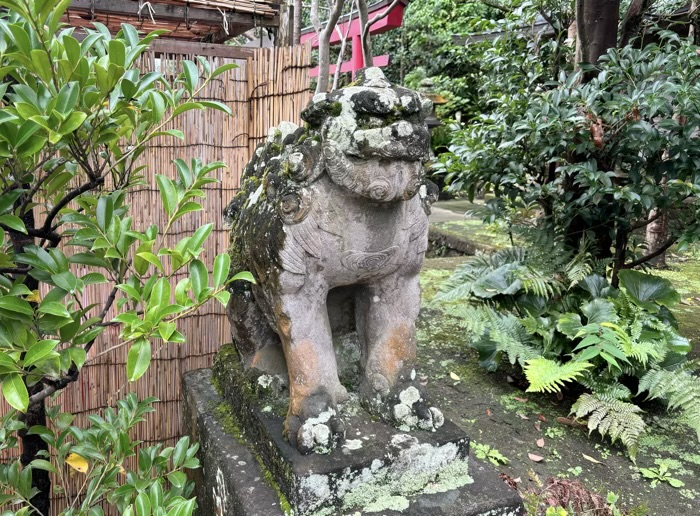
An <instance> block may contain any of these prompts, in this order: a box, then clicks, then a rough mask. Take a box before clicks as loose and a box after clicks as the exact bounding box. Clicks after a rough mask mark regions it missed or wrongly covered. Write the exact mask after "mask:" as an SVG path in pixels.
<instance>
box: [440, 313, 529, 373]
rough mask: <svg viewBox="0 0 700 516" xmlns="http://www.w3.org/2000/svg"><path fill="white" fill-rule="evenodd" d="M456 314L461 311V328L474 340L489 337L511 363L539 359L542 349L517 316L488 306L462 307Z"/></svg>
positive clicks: (522, 362) (523, 362) (459, 314)
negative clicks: (536, 345) (534, 345)
mask: <svg viewBox="0 0 700 516" xmlns="http://www.w3.org/2000/svg"><path fill="white" fill-rule="evenodd" d="M451 313H452V314H453V315H456V314H458V316H459V318H460V320H461V321H462V327H463V328H464V329H465V330H466V331H467V332H468V333H469V335H470V337H471V339H472V341H475V340H478V339H480V338H482V337H488V339H489V340H491V341H492V342H493V343H494V344H495V346H496V348H497V349H498V351H501V352H503V353H505V354H506V355H508V360H509V361H510V363H511V364H515V363H516V362H518V363H520V364H521V365H523V364H525V363H526V362H527V361H528V360H531V359H533V358H537V357H539V356H541V355H542V352H541V351H540V350H539V349H537V348H535V347H533V346H532V344H533V343H534V340H533V337H532V335H530V334H529V333H528V331H527V330H526V329H525V327H524V326H523V325H522V323H521V322H520V321H519V320H518V318H517V317H515V316H513V315H511V314H502V313H499V312H497V311H496V310H494V309H493V308H491V307H489V306H484V305H480V306H461V307H459V308H456V310H455V311H454V312H451Z"/></svg>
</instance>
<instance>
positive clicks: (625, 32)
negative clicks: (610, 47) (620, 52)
mask: <svg viewBox="0 0 700 516" xmlns="http://www.w3.org/2000/svg"><path fill="white" fill-rule="evenodd" d="M652 3H653V0H632V2H631V3H630V6H629V8H628V9H627V14H626V15H625V17H624V19H623V20H622V23H621V25H620V45H619V46H620V48H622V47H624V46H626V45H628V44H629V42H630V40H631V39H632V38H634V37H635V36H637V35H639V27H640V26H641V24H642V18H644V15H645V14H646V12H647V10H648V9H649V6H650V5H651V4H652Z"/></svg>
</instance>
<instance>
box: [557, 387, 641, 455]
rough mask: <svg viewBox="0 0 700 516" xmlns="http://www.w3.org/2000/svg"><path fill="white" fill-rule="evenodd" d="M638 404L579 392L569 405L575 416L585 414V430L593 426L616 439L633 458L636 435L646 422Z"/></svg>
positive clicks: (602, 433) (613, 439)
mask: <svg viewBox="0 0 700 516" xmlns="http://www.w3.org/2000/svg"><path fill="white" fill-rule="evenodd" d="M640 412H643V410H642V409H641V408H639V407H638V406H637V405H635V404H633V403H628V402H626V401H621V400H619V399H615V398H611V397H608V396H604V395H599V394H596V393H594V394H582V395H581V396H580V397H579V399H578V400H576V403H574V405H573V406H572V407H571V413H572V414H576V417H579V418H583V417H588V431H589V433H590V432H592V431H593V430H597V431H598V432H599V433H600V435H602V436H603V437H605V436H606V435H609V436H610V439H612V441H613V442H615V441H617V440H618V439H620V441H622V444H624V445H625V446H626V447H627V450H628V451H629V454H630V457H632V459H633V460H634V458H635V456H636V455H637V450H638V448H639V436H640V435H641V434H642V432H644V429H645V428H646V423H644V419H642V417H641V416H640V415H639V414H640Z"/></svg>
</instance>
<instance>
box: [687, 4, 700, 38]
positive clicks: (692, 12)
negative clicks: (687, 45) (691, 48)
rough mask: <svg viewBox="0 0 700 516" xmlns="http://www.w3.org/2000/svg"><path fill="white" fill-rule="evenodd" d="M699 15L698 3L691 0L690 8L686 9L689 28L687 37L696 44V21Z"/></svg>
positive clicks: (698, 34)
mask: <svg viewBox="0 0 700 516" xmlns="http://www.w3.org/2000/svg"><path fill="white" fill-rule="evenodd" d="M699 15H700V13H699V12H698V1H697V0H693V1H692V2H690V8H689V9H688V16H689V18H690V26H689V27H688V37H690V39H691V40H692V41H693V43H695V44H696V45H697V44H698V41H699V40H700V23H699V21H698V18H699Z"/></svg>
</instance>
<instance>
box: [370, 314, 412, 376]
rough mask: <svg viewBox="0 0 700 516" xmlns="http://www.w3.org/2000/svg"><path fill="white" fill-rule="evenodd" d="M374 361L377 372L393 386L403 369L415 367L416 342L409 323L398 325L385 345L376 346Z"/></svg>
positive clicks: (390, 333)
mask: <svg viewBox="0 0 700 516" xmlns="http://www.w3.org/2000/svg"><path fill="white" fill-rule="evenodd" d="M376 346H377V347H376V348H375V352H374V360H372V361H373V362H374V363H375V364H376V367H377V372H381V373H382V374H383V375H384V376H385V377H386V379H387V380H389V383H390V384H391V385H393V384H394V383H395V382H396V380H397V379H398V375H399V373H400V372H401V370H402V369H404V368H405V367H407V366H413V362H414V361H415V359H416V342H415V337H414V335H413V331H412V328H411V326H410V325H409V324H408V323H403V324H400V325H397V326H396V327H394V329H392V330H391V331H390V332H389V336H388V337H387V339H386V340H385V341H384V342H383V343H379V344H377V345H376Z"/></svg>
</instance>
